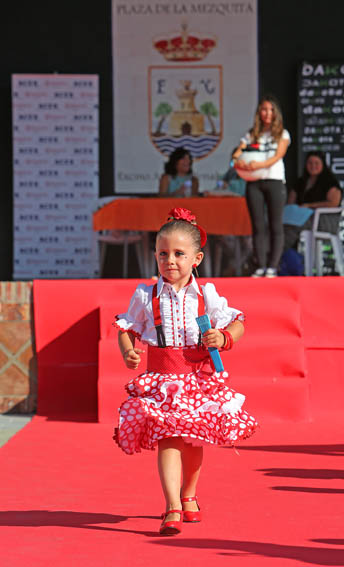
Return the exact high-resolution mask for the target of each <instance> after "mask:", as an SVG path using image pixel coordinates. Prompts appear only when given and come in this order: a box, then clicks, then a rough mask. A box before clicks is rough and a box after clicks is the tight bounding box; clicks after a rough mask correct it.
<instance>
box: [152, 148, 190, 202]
mask: <svg viewBox="0 0 344 567" xmlns="http://www.w3.org/2000/svg"><path fill="white" fill-rule="evenodd" d="M159 195H160V196H162V197H197V195H198V179H197V177H195V176H194V175H193V174H192V156H191V154H190V152H189V151H188V150H186V149H185V148H177V149H176V150H174V152H172V153H171V155H170V157H169V160H168V162H167V163H165V173H164V174H163V175H162V176H161V178H160V183H159Z"/></svg>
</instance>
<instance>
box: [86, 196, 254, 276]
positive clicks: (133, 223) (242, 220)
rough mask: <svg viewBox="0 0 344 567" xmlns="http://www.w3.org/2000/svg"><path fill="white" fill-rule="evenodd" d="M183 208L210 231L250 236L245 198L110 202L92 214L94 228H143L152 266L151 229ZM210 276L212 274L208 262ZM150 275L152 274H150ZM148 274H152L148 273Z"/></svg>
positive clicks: (157, 198) (157, 199)
mask: <svg viewBox="0 0 344 567" xmlns="http://www.w3.org/2000/svg"><path fill="white" fill-rule="evenodd" d="M174 207H184V208H186V209H189V210H191V211H192V212H193V214H194V215H196V219H197V223H198V224H200V225H201V226H203V228H204V229H205V230H206V231H207V233H208V234H215V235H234V236H247V235H250V234H252V228H251V221H250V217H249V213H248V209H247V205H246V200H245V198H244V197H229V196H228V197H211V196H210V197H190V198H179V199H178V198H171V197H167V198H163V197H156V198H142V197H141V198H133V199H131V198H128V199H116V198H114V200H113V201H111V202H110V203H107V204H106V205H105V206H104V207H102V208H101V209H99V210H98V211H96V212H95V213H94V214H93V229H94V230H95V231H101V230H137V231H142V233H143V241H144V251H145V252H144V256H145V263H146V265H149V259H148V254H149V242H148V241H149V238H148V233H149V232H156V231H158V230H159V228H160V227H161V225H162V224H163V223H164V222H166V220H167V217H168V213H169V211H170V210H171V209H172V208H174ZM206 272H207V274H206V275H207V277H209V276H210V275H211V273H210V272H211V269H210V264H209V263H208V266H207V269H206ZM150 275H151V274H150ZM147 277H149V275H148V276H147Z"/></svg>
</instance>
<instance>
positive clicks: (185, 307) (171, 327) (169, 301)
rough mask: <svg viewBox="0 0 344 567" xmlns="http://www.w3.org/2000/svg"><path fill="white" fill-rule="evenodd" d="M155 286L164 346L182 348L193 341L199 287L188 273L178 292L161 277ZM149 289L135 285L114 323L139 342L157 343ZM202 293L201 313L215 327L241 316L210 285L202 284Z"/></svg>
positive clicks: (196, 331)
mask: <svg viewBox="0 0 344 567" xmlns="http://www.w3.org/2000/svg"><path fill="white" fill-rule="evenodd" d="M157 286H158V287H157V297H159V298H160V312H161V321H162V326H163V330H164V333H165V340H166V346H174V347H185V346H193V345H195V344H197V342H198V336H199V328H198V325H197V323H196V317H198V298H199V295H200V288H199V286H198V284H197V282H196V280H195V278H194V277H193V276H192V279H191V282H190V283H189V284H188V285H187V286H185V287H184V288H182V289H180V290H179V291H176V290H175V289H174V287H173V286H172V285H171V284H169V283H168V282H165V281H164V280H163V279H162V278H161V277H160V278H159V280H158V282H157ZM152 290H153V286H152V285H146V284H139V285H138V286H137V288H136V290H135V292H134V295H133V296H132V298H131V301H130V305H129V309H128V311H127V312H126V313H121V314H119V315H117V316H116V322H115V325H116V326H117V327H119V328H120V329H121V330H122V331H131V332H133V333H134V334H135V335H136V336H137V337H138V338H139V339H140V341H141V342H143V343H147V344H149V345H152V346H157V345H158V341H157V335H156V329H155V326H154V316H153V309H152ZM202 293H203V297H204V307H205V312H206V313H207V314H208V315H209V317H210V320H211V321H212V326H213V327H215V328H216V329H225V328H226V327H227V326H228V325H229V324H230V323H233V322H234V321H236V320H239V321H243V320H244V319H245V317H244V314H243V312H242V311H239V310H238V309H233V308H232V307H229V306H228V303H227V300H226V299H225V298H224V297H221V296H220V295H219V294H218V293H217V291H216V289H215V286H214V284H212V283H206V284H205V285H202Z"/></svg>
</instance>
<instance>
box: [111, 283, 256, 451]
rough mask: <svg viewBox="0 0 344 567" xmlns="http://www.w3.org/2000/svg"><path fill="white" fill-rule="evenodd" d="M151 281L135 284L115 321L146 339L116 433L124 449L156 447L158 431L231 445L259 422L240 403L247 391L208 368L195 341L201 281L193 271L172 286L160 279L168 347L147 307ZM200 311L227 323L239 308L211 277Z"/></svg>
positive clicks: (238, 316)
mask: <svg viewBox="0 0 344 567" xmlns="http://www.w3.org/2000/svg"><path fill="white" fill-rule="evenodd" d="M152 288H153V286H146V285H145V284H141V285H139V286H138V288H137V289H136V291H135V293H134V296H133V297H132V300H131V302H130V306H129V309H128V311H127V313H125V314H121V315H119V316H117V318H116V319H117V321H116V325H117V326H118V327H119V328H120V329H121V330H127V331H131V332H133V333H135V335H136V336H139V337H140V340H141V341H142V342H145V343H146V344H148V361H147V367H148V370H147V371H146V372H144V373H142V374H140V375H139V376H137V377H136V378H134V379H133V380H131V381H130V382H129V383H128V384H127V385H126V390H127V392H128V394H129V397H128V399H127V400H126V401H125V402H124V403H123V404H122V405H121V407H120V410H119V413H120V416H119V425H118V427H117V428H116V429H115V436H114V439H115V441H116V442H117V444H118V445H119V446H120V447H121V449H122V450H123V451H124V452H125V453H128V454H132V453H135V452H140V451H141V449H154V448H155V447H156V446H157V443H158V441H159V440H160V439H164V438H168V437H183V438H184V440H185V441H186V442H190V443H192V444H193V445H201V444H212V445H234V444H236V443H237V442H238V441H240V440H241V439H245V438H247V437H249V436H250V435H252V433H253V432H254V431H255V429H256V428H257V425H258V424H257V422H256V420H255V418H254V417H252V416H251V415H250V414H249V413H247V412H246V411H245V410H243V409H242V405H243V403H244V400H245V396H243V395H242V394H239V393H237V392H235V391H234V390H232V389H231V388H230V387H229V377H228V373H227V372H220V373H217V372H215V371H214V370H213V368H212V364H211V361H210V358H209V355H208V351H207V350H206V349H205V348H204V347H203V346H201V347H199V346H197V343H198V336H199V333H198V327H197V323H196V321H195V318H196V317H197V314H198V299H199V295H200V289H199V287H198V285H197V283H196V280H194V278H192V280H191V282H190V284H189V285H188V286H186V287H185V288H183V290H180V291H179V292H176V291H175V290H174V288H173V287H172V286H171V285H170V284H168V283H166V282H164V281H163V280H162V279H160V280H159V281H158V286H157V290H158V298H159V301H160V310H161V319H162V326H163V330H164V334H165V340H166V348H160V347H158V346H157V336H156V329H155V327H154V317H153V311H152ZM202 292H203V296H204V303H205V308H206V312H207V313H208V314H209V317H210V318H211V320H212V323H213V326H215V327H216V328H219V329H221V328H225V327H226V326H227V325H228V324H230V323H231V322H233V321H235V320H236V319H239V320H243V318H244V316H243V313H242V312H240V311H238V310H236V309H233V308H230V307H228V305H227V301H226V300H225V299H224V298H222V297H220V296H219V295H218V294H217V292H216V289H215V287H214V285H213V284H206V285H205V286H202Z"/></svg>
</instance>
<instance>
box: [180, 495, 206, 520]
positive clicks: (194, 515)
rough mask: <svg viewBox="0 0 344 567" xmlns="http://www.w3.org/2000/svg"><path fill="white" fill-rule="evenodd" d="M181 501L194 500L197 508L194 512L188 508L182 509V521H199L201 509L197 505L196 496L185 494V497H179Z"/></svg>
mask: <svg viewBox="0 0 344 567" xmlns="http://www.w3.org/2000/svg"><path fill="white" fill-rule="evenodd" d="M181 502H182V504H183V502H196V504H197V508H198V510H197V511H195V512H190V511H188V510H184V522H193V523H196V522H200V521H201V520H202V513H201V509H200V507H199V506H198V502H197V496H187V497H186V498H181Z"/></svg>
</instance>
